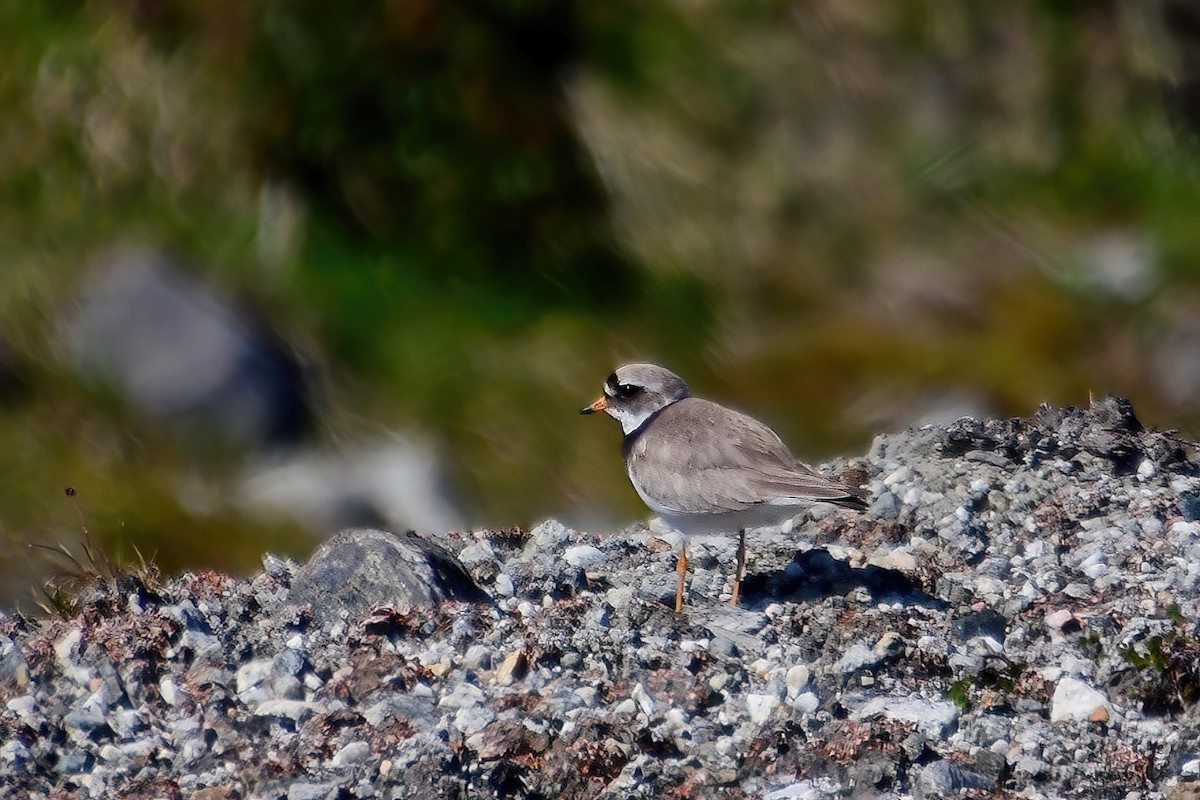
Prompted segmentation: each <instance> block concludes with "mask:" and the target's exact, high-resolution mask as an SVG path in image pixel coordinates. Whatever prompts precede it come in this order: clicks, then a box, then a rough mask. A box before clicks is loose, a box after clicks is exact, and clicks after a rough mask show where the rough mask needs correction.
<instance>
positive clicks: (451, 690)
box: [0, 398, 1200, 800]
mask: <svg viewBox="0 0 1200 800" xmlns="http://www.w3.org/2000/svg"><path fill="white" fill-rule="evenodd" d="M826 469H827V470H828V471H829V472H831V473H833V474H839V473H840V472H841V471H844V470H848V469H852V470H854V471H855V472H856V473H857V474H862V475H865V476H867V488H868V490H869V491H870V493H871V510H870V511H868V512H866V513H865V514H861V515H858V514H854V513H851V512H843V511H840V510H830V509H816V510H814V512H813V513H812V514H809V515H806V516H802V517H801V518H799V519H798V520H797V521H796V522H795V524H794V526H793V528H792V531H791V532H784V531H782V530H763V531H756V532H753V533H752V534H751V535H750V537H749V541H748V547H749V564H748V575H747V579H746V581H745V584H744V586H743V595H742V602H741V605H740V606H739V607H737V608H731V607H729V606H728V605H727V604H726V603H725V600H727V599H728V596H729V589H730V587H729V582H728V576H729V575H730V574H731V573H732V571H733V567H734V557H735V553H734V549H735V547H734V546H735V543H734V541H733V540H732V538H729V537H714V538H712V539H708V540H703V541H700V542H697V543H695V544H694V545H693V547H692V550H693V551H694V552H693V553H692V554H691V555H692V562H693V568H694V571H693V572H692V574H691V576H690V580H689V586H688V598H687V602H688V606H687V608H686V610H685V613H683V614H680V615H677V614H675V613H674V612H673V611H672V608H671V605H672V601H673V594H674V584H675V572H674V559H675V551H674V549H673V548H672V547H671V546H668V545H664V544H663V543H662V542H661V541H659V540H658V539H657V538H656V537H655V536H653V535H651V531H650V529H648V528H647V527H646V526H644V525H635V526H632V527H630V528H627V529H625V530H623V531H595V532H593V531H576V530H572V529H570V528H568V527H566V526H564V525H563V524H561V523H559V522H556V521H548V522H545V523H542V524H541V525H538V526H537V527H535V528H534V529H532V530H529V531H524V530H519V529H505V530H481V531H475V532H445V533H432V534H423V535H422V536H420V537H418V536H414V535H404V536H399V537H393V536H389V535H387V534H383V533H381V532H378V531H366V530H357V531H346V532H343V533H342V534H340V535H339V536H338V537H335V539H333V540H331V541H330V542H329V543H327V544H326V545H325V546H323V547H322V549H321V550H320V551H319V552H318V553H317V554H315V555H314V557H313V558H312V559H311V560H310V561H309V563H307V564H306V565H304V566H300V565H298V564H296V563H295V562H292V561H290V560H288V559H282V558H278V557H275V556H270V555H268V556H266V557H265V558H264V571H263V572H261V573H259V574H257V575H254V576H252V577H250V578H247V579H235V578H232V577H229V576H225V575H221V574H218V573H214V572H202V573H194V574H185V575H180V576H177V577H173V578H171V579H169V580H166V581H163V582H153V583H147V582H146V581H144V580H143V579H141V578H139V577H137V576H133V575H122V576H119V577H115V578H109V579H104V580H98V581H96V583H95V584H94V585H93V586H92V587H90V588H88V589H87V590H85V591H84V592H82V593H81V595H80V596H79V597H77V598H76V602H75V608H74V610H73V611H71V612H70V613H64V614H62V615H60V616H56V617H51V618H45V619H30V618H26V617H24V616H21V615H19V614H16V613H9V614H7V615H2V614H0V796H4V797H8V796H12V797H29V798H51V797H53V798H73V797H80V798H102V797H127V798H159V797H165V798H184V797H198V798H202V800H229V799H231V798H368V797H370V798H399V797H404V798H435V797H436V798H442V797H475V796H484V797H492V796H495V797H506V798H550V797H562V798H574V797H589V798H592V797H598V798H630V797H634V798H636V797H647V798H649V797H656V798H657V797H664V796H678V797H683V796H688V797H721V798H742V797H769V798H779V799H780V800H782V799H783V798H812V799H813V800H816V799H817V798H843V797H855V798H875V797H880V798H952V797H976V798H978V797H1022V798H1051V797H1079V798H1131V799H1132V798H1139V799H1140V800H1153V799H1154V798H1167V799H1169V800H1183V798H1194V797H1200V703H1198V701H1200V629H1198V626H1197V619H1198V612H1200V608H1198V606H1200V559H1198V558H1197V552H1200V550H1198V546H1200V518H1198V517H1200V462H1198V461H1197V457H1196V450H1195V446H1194V445H1193V444H1192V443H1191V442H1188V441H1185V440H1183V439H1181V438H1180V437H1178V436H1177V435H1174V434H1172V433H1164V432H1159V431H1153V430H1147V429H1144V428H1143V427H1142V426H1141V425H1140V424H1139V423H1138V422H1137V420H1136V418H1135V417H1134V416H1133V412H1132V409H1131V408H1130V407H1129V405H1128V403H1126V402H1124V401H1121V400H1119V399H1115V398H1105V399H1103V400H1099V401H1097V402H1096V403H1094V404H1093V405H1092V406H1091V407H1090V408H1088V409H1056V408H1042V409H1041V410H1039V411H1038V413H1037V414H1035V415H1034V416H1033V417H1032V418H1030V419H1019V420H990V421H980V420H974V419H970V418H964V419H961V420H959V421H957V422H955V423H952V424H949V425H941V426H931V427H925V428H921V429H917V430H910V431H907V432H904V433H900V434H894V435H888V436H881V437H879V438H878V439H876V441H875V442H874V444H873V445H872V447H871V449H870V451H869V453H868V454H867V455H865V456H864V457H862V458H857V459H851V460H847V461H843V462H839V463H835V464H832V465H828V466H827V467H826ZM656 529H657V528H656ZM364 569H365V570H367V571H366V572H363V571H362V570H364Z"/></svg>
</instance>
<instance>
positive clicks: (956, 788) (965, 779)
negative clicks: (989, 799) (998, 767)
mask: <svg viewBox="0 0 1200 800" xmlns="http://www.w3.org/2000/svg"><path fill="white" fill-rule="evenodd" d="M995 785H996V782H995V780H993V779H992V778H990V777H988V776H987V775H983V774H980V773H978V772H975V771H974V770H970V769H967V768H965V767H962V766H959V765H958V764H954V763H951V762H949V761H935V762H933V763H932V764H930V765H929V766H927V767H924V768H923V769H922V770H921V772H920V774H919V775H918V776H917V780H916V785H915V786H913V796H914V797H915V798H917V800H950V798H955V797H961V796H962V790H963V789H992V788H994V787H995Z"/></svg>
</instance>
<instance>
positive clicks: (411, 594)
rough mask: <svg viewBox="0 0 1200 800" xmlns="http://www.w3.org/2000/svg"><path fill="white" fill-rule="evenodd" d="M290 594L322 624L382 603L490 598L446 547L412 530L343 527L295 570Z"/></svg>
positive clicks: (399, 604)
mask: <svg viewBox="0 0 1200 800" xmlns="http://www.w3.org/2000/svg"><path fill="white" fill-rule="evenodd" d="M292 596H293V599H294V600H295V601H297V602H302V603H309V604H311V605H312V607H313V614H314V615H315V616H316V618H317V619H318V620H319V621H321V622H322V624H328V623H330V622H333V621H335V620H336V619H337V618H338V616H339V615H340V614H341V613H343V612H347V613H350V614H364V613H366V612H368V611H370V610H371V609H372V608H374V607H376V606H380V605H386V606H390V607H392V608H395V609H397V610H407V609H410V608H412V607H414V606H426V607H430V606H436V605H438V604H440V603H442V602H445V601H447V600H459V601H462V602H468V603H482V602H487V600H488V597H487V595H486V594H485V593H484V592H483V591H482V590H481V589H480V588H479V587H478V586H476V585H475V583H474V581H472V580H471V576H470V575H468V574H467V572H466V570H465V569H463V567H462V565H461V564H459V563H458V561H457V559H455V558H454V556H453V555H451V554H450V553H449V552H447V551H446V550H445V549H444V548H442V547H439V546H437V545H435V544H433V543H431V542H428V541H426V540H424V539H422V538H421V537H419V536H417V535H416V534H415V533H411V532H410V533H407V534H403V535H397V534H392V533H386V532H384V531H378V530H371V529H365V528H353V529H350V530H345V531H342V532H341V533H339V534H337V535H336V536H334V537H333V538H332V539H330V540H329V541H327V542H326V543H325V544H323V545H321V547H320V548H319V549H318V550H317V552H316V553H315V554H313V556H312V558H310V559H309V560H308V562H307V563H306V564H305V565H304V566H303V567H301V568H300V571H299V572H298V573H297V574H296V578H295V580H294V581H293V583H292Z"/></svg>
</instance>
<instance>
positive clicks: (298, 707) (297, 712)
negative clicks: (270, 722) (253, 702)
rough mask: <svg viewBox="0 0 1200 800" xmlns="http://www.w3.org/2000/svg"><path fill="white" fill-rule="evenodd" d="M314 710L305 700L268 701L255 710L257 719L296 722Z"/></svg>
mask: <svg viewBox="0 0 1200 800" xmlns="http://www.w3.org/2000/svg"><path fill="white" fill-rule="evenodd" d="M311 711H312V709H311V708H310V707H309V705H308V703H306V702H304V701H303V700H267V701H266V702H264V703H259V704H258V707H257V708H255V709H254V716H256V717H284V718H286V719H290V720H292V721H294V722H299V721H300V720H301V718H303V717H305V716H307V715H308V714H309V713H311Z"/></svg>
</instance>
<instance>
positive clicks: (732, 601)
mask: <svg viewBox="0 0 1200 800" xmlns="http://www.w3.org/2000/svg"><path fill="white" fill-rule="evenodd" d="M745 574H746V529H745V528H742V529H741V530H740V531H738V547H737V567H736V571H735V572H734V574H733V592H732V593H730V596H729V605H731V606H736V605H737V604H738V597H740V596H741V594H742V577H743V576H744V575H745Z"/></svg>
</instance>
